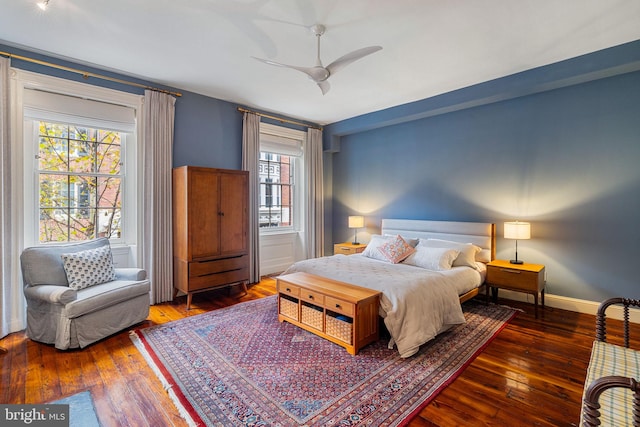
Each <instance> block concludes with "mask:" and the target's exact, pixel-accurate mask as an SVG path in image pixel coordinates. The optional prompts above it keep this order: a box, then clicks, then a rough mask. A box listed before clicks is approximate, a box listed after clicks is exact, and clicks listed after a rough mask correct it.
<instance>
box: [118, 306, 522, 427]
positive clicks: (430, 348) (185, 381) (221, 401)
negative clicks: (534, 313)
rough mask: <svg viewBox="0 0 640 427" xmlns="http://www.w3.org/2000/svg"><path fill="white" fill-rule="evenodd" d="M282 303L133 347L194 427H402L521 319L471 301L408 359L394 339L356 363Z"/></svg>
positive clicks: (161, 330) (187, 322) (185, 327)
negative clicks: (292, 319)
mask: <svg viewBox="0 0 640 427" xmlns="http://www.w3.org/2000/svg"><path fill="white" fill-rule="evenodd" d="M276 298H277V297H276V296H270V297H266V298H262V299H258V300H254V301H249V302H244V303H240V304H237V305H234V306H230V307H227V308H223V309H220V310H215V311H212V312H209V313H204V314H200V315H197V316H193V317H189V318H185V319H181V320H177V321H174V322H170V323H166V324H163V325H158V326H152V327H149V328H145V329H141V330H137V331H133V332H132V333H131V338H132V340H133V341H134V343H135V344H136V346H137V348H138V349H139V350H140V352H141V353H142V354H143V355H144V357H145V359H146V360H147V362H148V363H149V365H150V366H151V367H152V369H153V370H154V371H155V373H156V374H157V375H158V377H159V378H160V380H161V381H162V382H163V383H164V385H165V388H166V389H167V390H168V392H169V394H170V395H171V397H172V399H173V401H174V403H175V404H176V406H177V407H178V410H179V411H180V413H181V415H182V416H183V417H184V418H185V419H186V420H187V422H188V423H189V424H190V425H194V426H236V425H237V426H323V425H332V426H352V425H367V426H401V425H404V424H406V423H408V422H409V421H410V420H411V418H413V417H414V416H415V415H417V414H418V412H419V411H420V410H421V409H422V408H424V407H425V406H426V405H427V404H428V403H429V402H430V401H431V400H432V399H433V398H434V397H435V396H436V395H437V394H438V393H439V392H440V391H441V390H443V389H444V388H445V387H447V385H449V384H450V383H451V382H452V381H453V380H454V379H455V378H456V377H457V376H458V375H459V374H460V373H461V372H462V371H463V370H464V368H465V367H466V366H468V365H469V364H470V363H471V362H472V361H473V359H474V358H475V357H476V356H477V355H478V354H480V353H481V352H482V350H483V349H484V348H485V347H486V346H487V345H488V344H489V342H490V341H491V340H492V339H493V338H495V336H496V335H497V334H498V333H499V332H500V331H501V330H502V328H504V327H505V326H506V324H507V323H508V322H509V321H510V320H511V319H512V318H513V317H514V316H515V313H516V311H515V310H512V309H510V308H507V307H503V306H499V305H494V304H492V305H488V306H487V305H484V304H481V303H476V302H474V301H469V302H467V303H465V304H464V305H463V309H464V312H465V318H466V320H467V322H466V324H464V325H459V326H458V327H455V328H453V329H451V330H449V331H447V332H445V333H442V334H440V335H439V336H438V337H437V338H436V339H434V340H432V341H431V342H429V343H427V344H425V345H423V346H422V347H421V349H420V351H419V352H418V353H417V354H416V355H414V356H411V357H409V358H407V359H402V358H400V356H399V355H398V352H397V350H395V349H393V350H390V349H388V348H387V344H388V339H381V340H379V341H378V342H376V343H373V344H370V345H368V346H366V347H364V348H363V349H361V350H360V352H359V353H358V354H357V355H355V356H352V355H350V354H349V353H347V351H346V350H345V349H344V348H342V347H340V346H338V345H336V344H333V343H331V342H330V341H327V340H325V339H323V338H320V337H317V336H316V335H313V334H311V333H309V332H307V331H305V330H303V329H300V328H298V327H296V326H294V325H291V324H289V323H287V322H283V323H280V322H278V315H277V299H276Z"/></svg>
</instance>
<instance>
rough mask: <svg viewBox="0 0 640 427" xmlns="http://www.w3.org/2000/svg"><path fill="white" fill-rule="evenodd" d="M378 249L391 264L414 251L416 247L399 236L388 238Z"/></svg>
mask: <svg viewBox="0 0 640 427" xmlns="http://www.w3.org/2000/svg"><path fill="white" fill-rule="evenodd" d="M378 250H379V251H380V252H381V253H382V255H384V257H385V258H386V259H387V260H388V261H389V262H392V263H393V264H397V263H399V262H401V261H402V260H404V259H405V258H406V257H408V256H409V255H411V254H412V253H414V252H415V251H416V248H414V247H413V246H411V245H410V244H408V243H407V242H406V241H405V240H404V239H403V238H402V237H401V236H399V235H398V236H396V237H395V238H393V239H392V240H388V241H387V242H385V243H384V244H383V245H382V246H380V247H379V248H378Z"/></svg>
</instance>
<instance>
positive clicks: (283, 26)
mask: <svg viewBox="0 0 640 427" xmlns="http://www.w3.org/2000/svg"><path fill="white" fill-rule="evenodd" d="M37 1H39V0H0V43H5V44H8V45H11V46H18V47H26V48H28V49H30V50H36V51H39V52H44V53H48V54H51V55H53V56H56V57H60V58H65V59H70V60H73V61H75V62H79V63H81V64H87V65H96V66H98V67H101V68H106V69H109V70H113V71H118V72H120V73H123V74H126V75H130V76H136V77H142V78H144V79H146V80H149V81H152V82H156V83H159V84H165V85H169V86H172V87H175V88H178V89H180V90H186V91H191V92H196V93H199V94H203V95H207V96H211V97H214V98H218V99H223V100H227V101H230V102H235V103H238V104H242V105H247V106H250V107H254V108H258V109H262V110H266V111H270V112H275V113H280V114H283V115H287V116H290V117H294V118H299V119H305V120H310V121H312V122H316V123H320V124H327V123H332V122H336V121H339V120H343V119H347V118H350V117H354V116H357V115H360V114H365V113H369V112H372V111H377V110H381V109H384V108H388V107H392V106H395V105H400V104H404V103H407V102H411V101H415V100H419V99H424V98H429V97H431V96H434V95H438V94H441V93H445V92H448V91H451V90H455V89H459V88H462V87H465V86H469V85H473V84H475V83H480V82H484V81H488V80H491V79H495V78H498V77H502V76H506V75H509V74H513V73H517V72H520V71H524V70H527V69H530V68H534V67H538V66H541V65H546V64H550V63H553V62H557V61H560V60H563V59H567V58H571V57H575V56H578V55H582V54H586V53H590V52H594V51H597V50H600V49H604V48H607V47H611V46H616V45H619V44H622V43H626V42H629V41H634V40H638V39H640V1H638V0H483V1H478V0H446V1H443V0H394V1H391V0H135V1H131V0H109V1H95V0H50V3H49V8H48V10H47V11H46V12H42V11H41V10H40V9H38V8H37V7H36V2H37ZM316 23H321V24H324V25H325V26H326V27H327V32H326V33H325V35H324V36H323V37H322V49H321V57H322V59H323V62H324V65H328V64H329V63H331V62H332V61H333V60H335V59H337V58H338V57H340V56H342V55H344V54H346V53H348V52H351V51H353V50H355V49H359V48H361V47H365V46H371V45H380V46H382V47H383V49H382V50H381V51H379V52H376V53H374V54H371V55H370V56H367V57H365V58H363V59H361V60H359V61H357V62H354V63H352V64H351V65H349V66H347V67H345V68H344V69H342V70H340V72H339V73H336V74H335V75H334V76H331V77H330V79H329V82H330V83H331V90H330V91H329V92H328V93H327V94H326V95H324V96H323V95H322V93H321V91H320V89H319V88H318V87H317V86H316V85H315V83H313V82H312V81H311V80H309V79H308V78H307V77H306V76H305V75H304V74H302V73H300V72H298V71H295V70H290V69H286V68H280V67H274V66H270V65H266V64H264V63H261V62H258V61H256V60H255V59H252V58H251V56H256V57H261V58H267V59H271V60H274V61H277V62H283V63H287V64H293V65H300V66H312V65H314V63H315V56H316V53H315V49H316V45H315V43H316V42H315V37H314V36H313V34H312V33H311V32H309V31H308V30H307V28H306V27H308V26H311V25H313V24H316Z"/></svg>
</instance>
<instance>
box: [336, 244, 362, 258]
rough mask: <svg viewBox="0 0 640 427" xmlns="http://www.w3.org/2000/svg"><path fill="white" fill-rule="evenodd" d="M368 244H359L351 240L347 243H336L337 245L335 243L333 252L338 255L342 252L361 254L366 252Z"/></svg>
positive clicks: (345, 253) (344, 253) (343, 253)
mask: <svg viewBox="0 0 640 427" xmlns="http://www.w3.org/2000/svg"><path fill="white" fill-rule="evenodd" d="M366 247H367V245H365V244H363V243H358V244H357V245H354V244H353V243H351V242H345V243H336V244H335V245H333V254H334V255H338V254H342V255H353V254H359V253H362V252H364V248H366Z"/></svg>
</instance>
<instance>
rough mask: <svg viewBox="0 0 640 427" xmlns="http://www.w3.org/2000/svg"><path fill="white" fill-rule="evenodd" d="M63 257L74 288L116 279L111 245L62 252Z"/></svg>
mask: <svg viewBox="0 0 640 427" xmlns="http://www.w3.org/2000/svg"><path fill="white" fill-rule="evenodd" d="M61 257H62V263H63V266H64V272H65V273H66V275H67V281H68V282H69V287H70V288H72V289H75V290H80V289H84V288H88V287H89V286H94V285H99V284H101V283H105V282H110V281H112V280H115V279H116V272H115V270H114V268H113V257H112V255H111V247H110V246H102V247H99V248H96V249H87V250H85V251H80V252H72V253H67V254H62V255H61Z"/></svg>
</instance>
